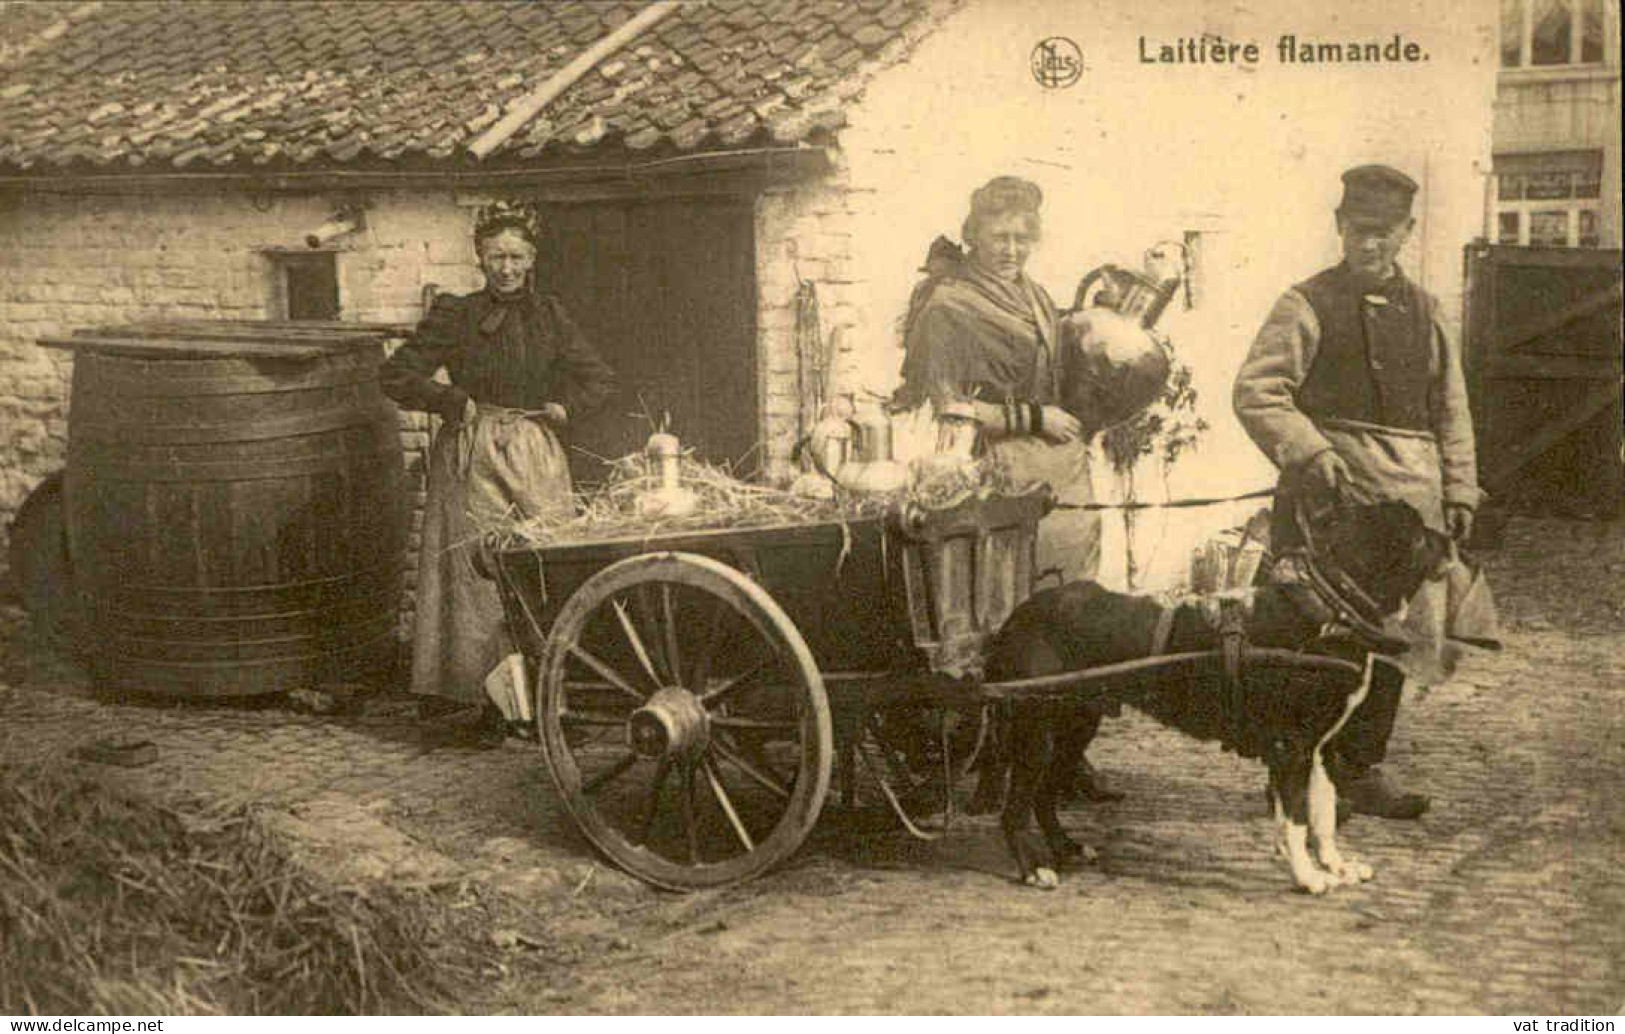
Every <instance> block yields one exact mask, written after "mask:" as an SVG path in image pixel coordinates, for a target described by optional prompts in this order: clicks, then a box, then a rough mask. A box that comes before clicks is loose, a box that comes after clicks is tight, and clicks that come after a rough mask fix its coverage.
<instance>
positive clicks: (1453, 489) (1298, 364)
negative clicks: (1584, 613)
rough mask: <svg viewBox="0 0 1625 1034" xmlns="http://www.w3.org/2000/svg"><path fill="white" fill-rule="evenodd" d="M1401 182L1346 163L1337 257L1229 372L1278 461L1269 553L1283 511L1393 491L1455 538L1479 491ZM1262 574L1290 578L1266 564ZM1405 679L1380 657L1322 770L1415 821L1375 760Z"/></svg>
mask: <svg viewBox="0 0 1625 1034" xmlns="http://www.w3.org/2000/svg"><path fill="white" fill-rule="evenodd" d="M1416 190H1417V186H1416V183H1415V181H1414V180H1412V179H1411V178H1410V177H1409V176H1406V175H1405V174H1404V173H1402V172H1400V171H1399V170H1397V169H1394V168H1391V167H1389V166H1386V165H1362V166H1359V167H1357V168H1353V169H1350V170H1348V171H1347V172H1345V173H1344V174H1343V200H1342V203H1341V204H1340V205H1339V206H1338V208H1337V213H1336V217H1337V232H1338V236H1339V237H1341V238H1342V252H1343V260H1342V262H1340V263H1338V264H1337V265H1335V266H1333V267H1331V268H1330V269H1326V270H1323V271H1322V272H1320V273H1317V274H1316V275H1315V276H1313V277H1310V278H1309V279H1308V280H1305V281H1303V282H1302V283H1300V284H1298V285H1296V286H1295V287H1293V288H1291V289H1290V290H1288V291H1287V292H1286V293H1285V294H1284V295H1282V296H1281V298H1280V299H1279V300H1278V301H1277V302H1276V303H1275V307H1274V308H1273V309H1272V310H1271V311H1270V314H1269V317H1268V318H1267V319H1266V320H1265V321H1264V326H1263V327H1262V329H1260V330H1259V332H1258V336H1257V338H1256V339H1255V340H1254V341H1253V346H1252V350H1251V352H1250V353H1249V354H1248V356H1247V359H1246V361H1245V362H1243V363H1242V366H1241V370H1240V371H1239V372H1238V373H1237V375H1236V383H1235V391H1234V395H1233V397H1232V402H1233V405H1234V407H1235V411H1236V416H1237V418H1238V419H1240V421H1241V424H1242V426H1243V427H1244V428H1245V429H1246V431H1247V433H1248V435H1250V436H1251V437H1252V439H1253V441H1254V442H1255V443H1256V444H1257V445H1258V447H1259V448H1260V449H1262V450H1263V451H1264V454H1265V455H1266V456H1268V457H1269V458H1270V460H1271V462H1273V463H1274V464H1275V465H1276V467H1278V468H1279V469H1280V471H1281V477H1280V484H1279V486H1278V488H1277V491H1276V497H1275V512H1274V515H1273V519H1272V522H1271V529H1270V531H1271V553H1272V555H1273V556H1275V557H1277V558H1280V557H1282V556H1283V555H1285V554H1287V553H1288V552H1289V551H1290V550H1292V549H1293V548H1295V547H1301V546H1302V545H1303V537H1302V534H1301V532H1300V531H1299V529H1298V526H1297V522H1296V520H1295V514H1296V513H1297V511H1298V509H1299V508H1300V507H1307V508H1308V509H1311V510H1313V509H1316V508H1318V507H1319V506H1320V505H1324V504H1325V503H1326V502H1328V501H1330V500H1333V499H1339V498H1341V499H1344V500H1347V501H1350V502H1373V501H1379V500H1389V499H1397V500H1403V501H1405V502H1408V503H1410V504H1411V505H1413V506H1415V507H1416V509H1417V511H1418V512H1419V513H1420V514H1421V515H1422V518H1423V520H1424V521H1426V522H1427V523H1428V524H1429V525H1430V526H1432V527H1435V528H1437V529H1439V530H1440V531H1444V532H1447V533H1448V534H1449V535H1450V536H1451V537H1452V538H1454V539H1455V540H1456V541H1458V542H1460V541H1463V540H1465V539H1466V537H1467V536H1468V534H1469V533H1470V532H1471V531H1472V526H1473V514H1474V511H1475V509H1476V507H1477V506H1478V503H1479V500H1480V497H1481V493H1480V492H1479V489H1478V481H1477V479H1478V475H1477V460H1476V457H1475V456H1474V446H1473V429H1472V418H1471V417H1470V415H1469V413H1468V409H1467V389H1466V383H1465V381H1464V380H1463V377H1462V369H1461V352H1460V350H1459V348H1458V347H1457V346H1456V344H1455V343H1454V342H1453V341H1452V340H1451V339H1450V338H1449V337H1448V336H1447V335H1446V334H1445V332H1444V330H1443V328H1442V327H1441V326H1440V324H1439V320H1438V308H1439V306H1438V302H1437V301H1436V300H1435V299H1434V298H1433V297H1432V296H1431V295H1430V294H1428V293H1427V292H1426V291H1424V290H1423V289H1422V288H1421V287H1420V286H1418V285H1417V284H1416V283H1415V282H1414V281H1412V280H1411V279H1410V278H1409V277H1407V276H1406V275H1405V273H1404V271H1403V270H1401V269H1400V268H1399V266H1398V264H1397V261H1396V259H1397V256H1398V255H1399V252H1400V250H1401V249H1402V248H1403V247H1404V245H1405V242H1406V240H1407V239H1408V238H1409V237H1410V234H1411V230H1412V228H1413V227H1414V226H1415V224H1416V220H1415V219H1413V218H1412V216H1411V200H1412V198H1413V197H1414V196H1415V194H1416ZM1282 566H1283V565H1281V564H1278V565H1277V568H1278V571H1277V573H1276V575H1275V577H1277V578H1280V577H1291V575H1290V573H1289V572H1288V571H1285V570H1279V569H1280V568H1282ZM1403 683H1404V676H1403V675H1402V674H1400V673H1399V672H1397V671H1395V670H1394V669H1392V668H1390V667H1388V666H1386V665H1379V666H1378V668H1377V669H1376V674H1375V675H1374V677H1373V680H1372V686H1371V690H1370V693H1369V695H1368V697H1367V700H1366V703H1365V704H1364V705H1362V706H1361V708H1360V709H1359V711H1357V712H1356V713H1355V715H1354V716H1352V717H1351V718H1350V720H1349V723H1348V724H1347V725H1346V726H1345V727H1344V730H1343V731H1342V732H1341V733H1340V734H1339V735H1338V737H1337V738H1336V739H1335V740H1333V741H1332V743H1331V744H1330V745H1329V747H1328V752H1327V754H1328V756H1327V768H1328V770H1329V771H1330V772H1331V774H1332V778H1333V780H1334V782H1335V783H1336V784H1337V787H1338V790H1339V793H1340V794H1341V796H1342V797H1343V798H1344V799H1346V800H1347V801H1348V802H1349V805H1350V807H1351V808H1352V809H1353V810H1354V811H1355V812H1357V813H1363V814H1371V815H1380V816H1383V817H1387V818H1397V819H1414V818H1417V817H1419V816H1420V815H1421V814H1422V813H1423V812H1424V811H1426V810H1427V807H1428V803H1429V802H1428V799H1427V798H1426V797H1424V796H1422V795H1420V794H1414V793H1404V792H1401V791H1400V790H1398V789H1397V788H1396V787H1394V786H1393V785H1392V784H1391V783H1390V782H1389V781H1388V780H1387V779H1386V778H1385V777H1384V776H1383V774H1382V773H1381V771H1380V770H1379V768H1378V767H1377V766H1378V764H1379V763H1380V762H1381V761H1382V760H1383V759H1384V757H1385V755H1386V753H1387V744H1388V737H1389V735H1390V734H1391V733H1392V731H1393V726H1394V720H1395V718H1396V717H1397V715H1398V711H1399V699H1400V691H1401V688H1402V686H1403Z"/></svg>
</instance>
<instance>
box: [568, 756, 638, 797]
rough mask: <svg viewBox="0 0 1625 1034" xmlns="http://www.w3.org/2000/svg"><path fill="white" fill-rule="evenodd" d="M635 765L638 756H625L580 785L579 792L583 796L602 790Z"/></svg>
mask: <svg viewBox="0 0 1625 1034" xmlns="http://www.w3.org/2000/svg"><path fill="white" fill-rule="evenodd" d="M637 763H638V756H637V755H636V754H631V753H629V754H627V755H626V756H625V757H623V758H621V760H619V761H617V762H615V763H614V764H613V765H611V766H609V767H608V768H606V769H604V770H603V771H602V772H599V773H598V774H596V775H594V776H593V777H592V778H591V779H589V780H587V781H586V782H584V783H582V784H581V792H582V793H585V794H594V793H597V792H598V791H599V790H602V789H603V788H604V787H605V786H606V785H608V784H609V783H610V782H612V781H614V780H615V779H616V778H618V777H619V776H621V775H623V774H625V772H626V770H627V769H629V768H631V767H632V766H633V765H635V764H637Z"/></svg>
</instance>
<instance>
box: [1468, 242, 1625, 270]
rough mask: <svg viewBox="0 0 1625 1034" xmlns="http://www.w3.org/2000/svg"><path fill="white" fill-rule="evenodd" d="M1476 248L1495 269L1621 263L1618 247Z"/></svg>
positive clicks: (1594, 266)
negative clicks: (1483, 251)
mask: <svg viewBox="0 0 1625 1034" xmlns="http://www.w3.org/2000/svg"><path fill="white" fill-rule="evenodd" d="M1475 247H1483V248H1484V250H1485V251H1486V252H1487V253H1488V257H1489V258H1490V260H1491V261H1493V262H1494V263H1495V264H1496V265H1498V266H1510V267H1528V266H1538V267H1543V268H1548V269H1608V268H1613V269H1618V268H1619V267H1620V260H1621V252H1620V250H1619V249H1618V248H1529V247H1522V246H1520V245H1516V244H1492V245H1488V246H1478V245H1475Z"/></svg>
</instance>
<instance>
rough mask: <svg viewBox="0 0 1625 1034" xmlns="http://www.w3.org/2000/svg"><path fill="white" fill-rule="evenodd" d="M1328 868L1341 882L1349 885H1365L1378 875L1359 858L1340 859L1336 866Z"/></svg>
mask: <svg viewBox="0 0 1625 1034" xmlns="http://www.w3.org/2000/svg"><path fill="white" fill-rule="evenodd" d="M1327 868H1329V869H1331V871H1332V874H1333V875H1334V876H1336V877H1337V878H1338V879H1339V880H1341V881H1342V882H1343V883H1348V884H1354V883H1364V882H1365V881H1367V880H1369V879H1370V878H1371V877H1373V876H1375V875H1376V873H1374V872H1372V870H1371V866H1369V865H1367V864H1365V863H1364V862H1362V861H1360V860H1359V859H1358V858H1347V857H1344V858H1339V859H1338V860H1337V865H1336V866H1327Z"/></svg>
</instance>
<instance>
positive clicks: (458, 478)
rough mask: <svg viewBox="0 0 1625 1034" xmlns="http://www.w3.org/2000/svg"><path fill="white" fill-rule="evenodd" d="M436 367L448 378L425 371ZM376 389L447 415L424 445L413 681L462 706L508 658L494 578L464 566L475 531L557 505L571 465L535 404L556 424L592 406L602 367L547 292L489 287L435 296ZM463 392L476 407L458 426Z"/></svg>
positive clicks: (608, 384) (604, 382)
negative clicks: (553, 408)
mask: <svg viewBox="0 0 1625 1034" xmlns="http://www.w3.org/2000/svg"><path fill="white" fill-rule="evenodd" d="M442 368H444V369H445V370H446V372H447V374H448V376H449V377H450V383H449V384H447V383H441V382H439V381H436V380H435V379H434V375H435V373H436V372H437V371H438V370H440V369H442ZM381 380H382V383H383V388H384V392H385V394H387V395H389V397H390V398H392V399H394V400H395V401H396V403H398V404H399V405H400V406H401V407H402V408H404V409H416V410H426V411H428V412H431V413H436V414H438V415H439V416H440V417H441V418H442V419H443V420H445V421H446V423H445V424H444V425H443V426H442V427H441V429H440V431H439V433H438V434H436V435H435V439H434V443H433V444H432V445H431V446H430V449H429V478H428V482H429V483H428V499H427V501H426V502H425V504H424V510H423V530H422V549H421V554H420V558H419V562H418V575H417V578H418V580H417V589H416V600H417V613H416V623H415V629H414V634H413V644H412V689H413V692H416V693H424V694H438V695H442V696H449V697H455V698H458V699H462V700H468V701H474V700H479V699H481V698H482V684H483V680H484V677H485V675H486V674H487V673H488V672H490V670H491V669H492V668H494V667H495V666H496V665H497V663H498V662H499V661H501V659H502V658H503V657H505V656H506V655H507V654H508V653H510V652H512V649H513V647H512V644H511V643H510V642H509V638H508V636H507V632H506V627H505V626H504V624H503V620H502V603H501V600H500V599H499V597H498V595H497V591H496V586H495V585H494V584H493V583H491V582H490V581H488V580H486V579H485V578H483V577H481V576H480V575H479V574H478V573H477V572H476V571H475V569H474V557H475V554H476V550H477V548H478V544H479V539H480V536H481V534H482V532H485V531H489V530H492V529H493V528H495V527H499V526H500V524H501V523H502V522H504V521H511V520H515V519H519V520H523V519H525V518H529V517H535V516H538V515H540V514H541V513H543V512H544V511H546V510H548V509H551V508H554V507H559V506H568V505H569V502H570V487H571V486H570V471H569V467H568V466H567V464H566V461H565V453H564V448H563V446H562V445H561V444H560V443H559V439H558V435H557V431H556V430H555V428H553V427H550V426H548V424H546V423H544V422H543V420H542V418H541V416H540V410H541V409H542V408H543V407H544V406H545V405H547V404H548V403H550V402H556V403H558V404H560V405H562V406H563V407H564V410H565V414H566V424H568V422H569V421H573V420H577V419H580V418H581V417H582V416H585V415H586V414H588V413H591V412H592V411H593V410H595V409H597V408H598V407H599V406H601V405H602V404H603V402H604V400H605V399H606V398H607V397H608V396H609V394H610V392H611V391H612V390H613V388H614V381H615V374H614V371H613V370H611V369H610V368H609V366H608V365H607V364H606V363H605V362H604V361H603V360H602V359H601V358H599V356H598V354H597V353H596V352H595V351H594V350H593V349H592V347H591V346H590V345H589V344H588V343H587V341H586V338H585V337H583V336H582V334H581V331H580V330H579V329H578V328H577V327H576V326H575V324H574V323H573V322H572V321H571V320H570V318H569V316H568V315H567V314H566V313H565V311H564V307H563V306H562V305H560V304H559V302H558V300H557V299H555V298H553V297H551V296H549V295H538V294H534V293H531V292H529V291H526V292H523V293H520V294H515V295H506V296H504V295H497V294H496V293H495V292H493V291H490V290H485V291H479V292H476V293H474V294H470V295H462V296H455V295H446V296H442V297H440V298H437V299H436V300H435V304H434V306H433V307H432V308H431V309H430V311H429V314H428V315H427V316H425V317H424V318H423V321H422V323H420V324H419V325H418V328H417V331H416V333H415V334H414V335H413V338H412V340H410V341H409V342H407V343H406V344H404V345H402V346H401V347H400V348H399V349H398V350H396V352H395V354H394V355H392V356H391V357H390V358H389V360H388V362H386V363H385V364H384V367H383V370H382V373H381ZM470 398H472V399H473V400H474V402H475V403H476V405H477V406H478V407H479V415H478V416H477V417H476V419H475V420H474V421H473V423H472V424H465V423H464V422H463V413H464V408H465V404H466V403H467V401H468V400H469V399H470Z"/></svg>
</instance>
